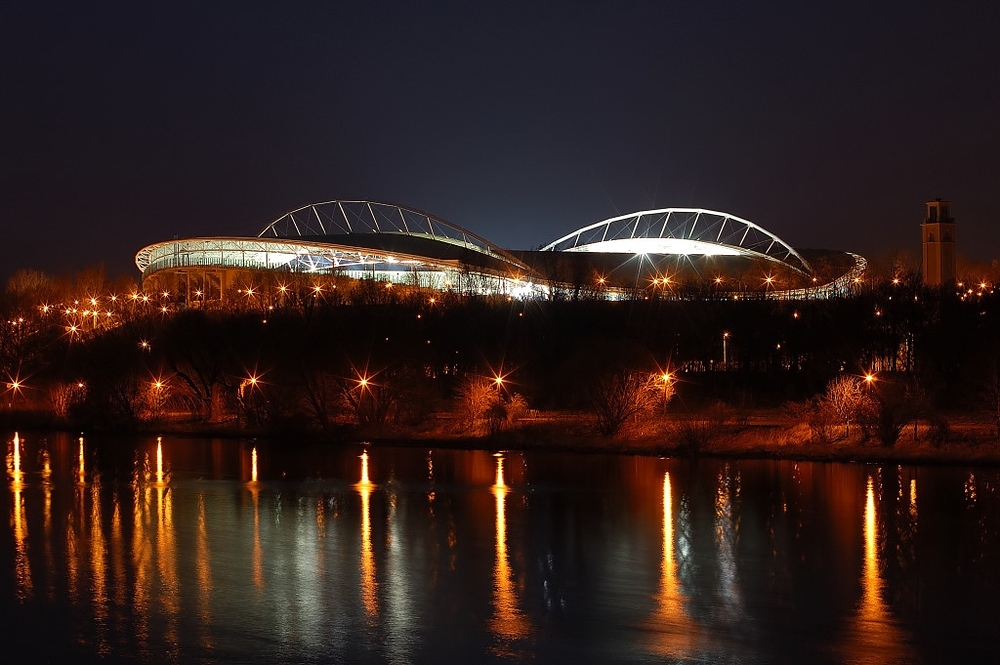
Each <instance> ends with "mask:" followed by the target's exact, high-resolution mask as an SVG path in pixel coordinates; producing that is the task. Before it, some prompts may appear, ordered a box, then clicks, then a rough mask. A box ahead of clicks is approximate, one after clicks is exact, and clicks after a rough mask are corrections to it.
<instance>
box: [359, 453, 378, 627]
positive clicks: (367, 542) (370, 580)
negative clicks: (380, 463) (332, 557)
mask: <svg viewBox="0 0 1000 665" xmlns="http://www.w3.org/2000/svg"><path fill="white" fill-rule="evenodd" d="M372 487H373V485H372V483H371V481H370V480H369V479H368V451H367V450H366V451H364V452H362V453H361V480H360V481H359V482H358V485H357V488H358V492H359V493H360V494H361V602H362V603H363V604H364V606H365V611H366V612H367V613H368V616H369V617H372V618H375V617H376V616H378V583H377V581H376V579H375V554H374V552H373V551H372V523H371V505H370V502H371V501H370V500H371V493H372Z"/></svg>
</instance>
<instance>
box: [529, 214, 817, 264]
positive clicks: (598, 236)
mask: <svg viewBox="0 0 1000 665" xmlns="http://www.w3.org/2000/svg"><path fill="white" fill-rule="evenodd" d="M542 250H543V251H546V250H554V251H562V252H600V253H616V254H679V255H700V256H747V257H754V258H760V259H765V260H768V261H774V262H777V263H783V264H785V265H787V266H788V267H790V268H792V269H793V270H795V271H796V272H799V273H801V274H802V275H808V274H809V273H811V272H812V269H811V268H810V266H809V264H808V263H807V262H806V260H805V259H804V258H802V256H800V255H799V253H798V252H796V251H795V250H794V249H793V248H792V247H791V245H789V244H788V243H786V242H785V241H784V240H782V239H781V238H779V237H778V236H776V235H774V234H773V233H771V232H770V231H767V230H766V229H764V228H762V227H760V226H758V225H757V224H754V223H753V222H750V221H747V220H745V219H741V218H739V217H736V216H735V215H730V214H727V213H724V212H716V211H714V210H704V209H701V208H660V209H658V210H644V211H642V212H634V213H630V214H628V215H622V216H620V217H613V218H611V219H606V220H604V221H603V222H597V223H596V224H591V225H590V226H585V227H583V228H581V229H578V230H576V231H573V232H572V233H570V234H568V235H565V236H563V237H562V238H559V239H558V240H556V241H554V242H552V243H549V244H548V245H546V246H545V247H543V248H542Z"/></svg>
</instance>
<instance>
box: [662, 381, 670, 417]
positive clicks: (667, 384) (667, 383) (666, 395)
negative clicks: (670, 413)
mask: <svg viewBox="0 0 1000 665" xmlns="http://www.w3.org/2000/svg"><path fill="white" fill-rule="evenodd" d="M660 378H661V379H662V380H663V413H666V412H667V400H669V399H670V394H669V390H670V378H671V377H670V372H664V373H663V375H662V376H661V377H660Z"/></svg>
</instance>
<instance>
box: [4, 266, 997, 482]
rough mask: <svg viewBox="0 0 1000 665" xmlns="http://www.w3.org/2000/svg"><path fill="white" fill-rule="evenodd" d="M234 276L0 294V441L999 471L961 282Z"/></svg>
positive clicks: (98, 281) (29, 275) (66, 284)
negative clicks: (578, 289) (265, 445)
mask: <svg viewBox="0 0 1000 665" xmlns="http://www.w3.org/2000/svg"><path fill="white" fill-rule="evenodd" d="M237 277H238V279H235V281H234V282H233V283H232V284H231V285H228V286H227V287H226V290H225V291H219V290H217V292H212V293H208V292H205V291H200V290H195V291H190V288H189V287H190V284H187V285H185V284H182V283H179V282H178V283H166V282H164V283H158V282H157V281H156V280H155V279H148V280H146V282H145V283H144V284H142V285H139V284H136V283H134V282H128V281H118V282H111V281H108V280H106V279H105V277H104V275H103V273H102V272H101V271H100V270H95V271H90V272H84V273H81V274H79V275H77V276H76V278H75V279H73V280H60V279H54V278H52V277H50V276H47V275H45V274H43V273H37V272H32V271H21V272H19V273H18V274H16V275H15V276H14V277H12V278H11V279H10V280H9V281H8V284H7V289H6V291H5V292H3V293H2V294H0V314H2V315H3V317H2V318H0V427H5V428H7V429H9V430H10V431H13V430H15V429H19V430H22V431H26V430H32V429H33V430H36V431H37V430H45V429H59V430H64V431H71V432H85V433H90V434H95V435H97V434H104V433H107V434H109V435H113V434H115V433H123V434H124V433H143V434H169V435H177V436H185V435H186V436H208V437H226V438H267V439H273V440H277V441H280V442H281V444H282V445H289V446H292V445H298V444H299V443H302V444H305V443H306V442H309V443H310V444H313V443H318V444H329V445H337V444H350V443H357V442H362V441H368V442H371V443H372V445H386V444H395V445H412V446H429V447H462V448H480V449H492V450H503V449H509V450H514V449H522V450H553V451H567V450H572V451H591V452H607V453H634V454H644V455H664V456H667V455H669V456H682V457H699V456H717V457H723V456H724V457H762V458H780V459H790V460H794V459H802V460H805V459H813V460H844V461H861V462H869V461H872V462H876V461H877V462H899V463H903V462H905V463H970V464H1000V437H998V432H1000V292H997V291H996V289H994V287H993V282H992V280H990V279H988V278H987V277H986V276H984V275H981V276H979V277H977V278H976V280H975V281H970V282H958V283H956V284H952V285H947V286H943V287H928V286H925V285H923V284H922V283H921V280H920V277H919V275H918V274H917V273H916V272H914V271H907V270H904V269H903V268H902V267H901V266H898V265H895V264H893V265H892V266H891V269H890V271H888V272H886V273H885V274H882V275H876V274H871V275H866V276H865V278H864V279H861V278H858V280H857V281H856V283H855V284H854V285H853V287H852V291H851V293H848V294H845V295H843V296H842V297H837V298H831V299H825V300H823V299H810V300H782V299H778V298H771V297H769V294H768V292H767V288H766V287H761V288H757V289H744V290H741V291H739V292H738V293H732V292H729V291H725V290H722V291H718V292H715V291H712V290H711V289H708V290H706V289H704V288H700V287H699V286H698V285H697V284H692V285H687V286H685V285H682V284H676V285H675V284H673V283H672V282H669V281H667V282H664V281H663V280H659V282H658V283H657V282H656V281H654V282H653V283H652V284H649V285H643V284H641V283H638V282H637V283H636V287H635V289H634V292H633V293H631V294H630V295H629V297H627V298H623V299H621V300H605V299H603V298H597V297H594V298H586V297H583V296H580V295H579V294H577V295H576V296H569V295H566V296H561V297H558V298H556V297H554V298H553V299H550V300H530V299H529V300H520V299H517V298H514V297H512V296H496V295H485V294H482V293H479V292H476V291H475V290H471V291H470V290H466V291H463V292H459V291H447V292H440V291H433V290H430V289H426V288H423V287H421V286H420V284H419V283H414V284H412V285H410V284H402V283H398V282H386V281H379V280H378V279H376V278H375V277H372V278H371V279H367V278H366V279H352V278H349V277H347V276H345V275H340V274H332V275H319V274H315V275H314V274H298V273H295V274H285V273H276V272H266V271H265V272H254V271H244V272H241V273H240V274H239V275H237ZM584 278H586V276H582V277H581V279H584ZM747 279H748V280H749V279H750V276H747ZM751 281H752V280H751ZM665 283H667V284H670V287H669V288H666V287H665V286H664V284H665ZM748 283H749V282H748ZM702 286H704V285H702ZM219 289H221V286H220V287H219ZM189 291H190V292H189ZM582 293H584V294H585V293H586V292H582Z"/></svg>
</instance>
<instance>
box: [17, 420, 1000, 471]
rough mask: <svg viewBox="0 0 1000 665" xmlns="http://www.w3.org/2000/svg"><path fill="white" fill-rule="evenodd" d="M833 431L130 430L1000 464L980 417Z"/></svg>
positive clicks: (767, 423)
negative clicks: (884, 430) (822, 434)
mask: <svg viewBox="0 0 1000 665" xmlns="http://www.w3.org/2000/svg"><path fill="white" fill-rule="evenodd" d="M0 426H2V427H3V428H4V429H9V430H21V431H22V432H24V431H31V430H61V431H72V432H74V433H75V432H79V433H80V434H81V435H86V434H87V433H88V430H87V429H86V428H84V429H83V430H82V431H81V429H80V428H79V427H71V426H69V425H68V424H67V423H65V422H60V421H58V420H56V419H54V418H52V417H51V416H49V415H48V414H45V413H40V412H32V413H20V414H10V413H6V414H3V415H2V417H0ZM831 430H832V431H831V432H830V433H829V439H828V440H827V441H817V440H816V439H815V435H814V433H813V432H812V431H811V429H810V428H809V426H808V425H807V424H805V423H802V422H797V421H796V420H795V419H794V418H793V417H791V416H790V415H789V414H788V413H787V412H785V411H782V410H777V409H774V410H768V409H759V410H754V411H752V412H748V413H744V414H740V415H739V416H738V417H737V416H731V415H730V416H728V417H724V418H723V417H719V415H718V414H712V413H709V414H706V413H700V414H698V413H696V414H691V413H687V414H668V415H663V416H661V415H659V414H657V415H655V416H649V417H647V418H645V419H643V420H641V421H637V422H632V423H629V424H628V425H627V426H626V427H625V428H624V429H623V431H622V432H621V433H620V434H619V435H617V436H614V437H607V436H602V435H600V434H599V433H598V432H597V430H596V428H595V426H594V422H593V418H592V416H590V415H589V414H586V413H581V412H535V413H534V414H533V415H532V417H530V418H525V419H522V420H519V421H516V422H514V423H509V424H507V425H506V426H505V427H503V428H500V429H498V430H497V431H494V432H488V431H486V427H485V425H477V426H472V427H470V426H468V423H466V422H465V421H462V420H460V419H458V418H455V417H453V416H451V415H449V414H438V415H436V416H435V417H432V418H430V419H428V420H426V421H424V422H421V423H419V424H415V425H410V426H406V427H401V426H395V427H391V426H382V427H367V428H359V427H354V426H349V425H340V426H337V427H334V428H332V429H330V430H328V431H326V432H318V431H315V430H300V429H296V428H294V427H288V428H271V429H254V428H248V427H246V426H243V425H241V424H240V423H238V422H237V421H235V420H230V421H225V422H220V423H204V422H193V421H191V420H189V419H184V418H165V419H162V420H159V421H156V422H148V423H142V424H141V425H140V426H139V427H138V428H136V429H135V430H131V431H135V432H139V433H146V434H155V435H165V436H166V435H170V436H178V437H208V438H225V439H245V438H264V439H273V440H276V441H282V442H284V443H287V444H288V445H298V444H301V443H310V444H314V443H317V442H330V443H333V444H346V443H352V442H359V441H367V442H371V443H372V444H373V445H392V446H406V447H433V448H465V449H486V450H536V451H542V450H551V451H553V452H589V453H611V454H629V455H652V456H670V457H731V458H752V459H786V460H810V461H842V462H861V463H875V462H877V463H893V462H895V463H905V464H973V465H980V466H1000V439H998V437H997V435H996V431H995V429H993V428H992V427H991V426H990V424H989V423H985V422H983V421H982V420H981V419H978V418H976V417H974V416H971V415H963V414H957V415H953V416H952V417H951V418H950V419H949V420H948V424H947V426H946V427H942V425H941V422H940V421H938V422H936V423H934V424H931V423H928V422H925V421H918V422H917V424H916V426H914V425H913V424H910V425H908V426H907V427H906V428H904V430H903V432H902V433H901V435H900V438H899V440H898V441H897V442H896V444H895V445H894V446H892V447H884V446H881V445H879V444H878V442H877V441H876V440H874V439H872V438H866V437H864V436H863V434H862V432H861V431H860V429H859V428H857V427H853V428H852V429H850V431H845V428H843V427H838V428H831ZM110 431H111V430H107V431H102V432H101V433H108V432H110ZM113 431H115V432H117V431H118V430H113Z"/></svg>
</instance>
